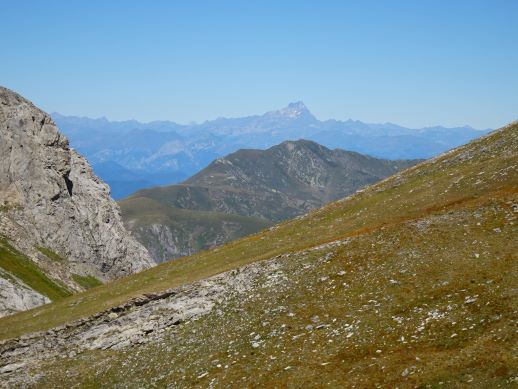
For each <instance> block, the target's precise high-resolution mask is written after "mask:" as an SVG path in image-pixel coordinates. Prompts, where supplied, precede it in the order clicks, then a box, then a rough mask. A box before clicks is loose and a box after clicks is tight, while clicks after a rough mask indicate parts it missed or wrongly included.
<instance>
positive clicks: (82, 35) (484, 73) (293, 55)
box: [0, 0, 518, 128]
mask: <svg viewBox="0 0 518 389" xmlns="http://www.w3.org/2000/svg"><path fill="white" fill-rule="evenodd" d="M0 16H1V20H2V26H1V27H2V28H1V30H2V37H3V46H2V49H1V51H0V85H3V86H6V87H8V88H10V89H13V90H15V91H17V92H19V93H21V94H22V95H24V96H25V97H27V98H29V99H30V100H32V101H33V102H34V103H35V104H37V105H38V106H39V107H41V108H42V109H44V110H46V111H48V112H60V113H62V114H65V115H77V116H89V117H107V118H109V119H111V120H124V119H137V120H140V121H151V120H173V121H176V122H178V123H189V122H191V121H196V122H201V121H204V120H210V119H214V118H217V117H222V116H223V117H240V116H247V115H252V114H261V113H263V112H266V111H270V110H274V109H279V108H282V107H284V106H286V105H287V104H288V103H289V102H292V101H298V100H302V101H304V103H305V104H306V105H307V107H308V108H309V109H310V110H311V112H312V113H313V114H314V115H315V116H316V117H318V118H319V119H329V118H335V119H342V120H345V119H349V118H351V119H355V120H362V121H365V122H371V123H383V122H393V123H397V124H400V125H404V126H407V127H412V128H418V127H425V126H431V125H438V124H440V125H445V126H459V125H466V124H467V125H471V126H473V127H476V128H497V127H499V126H502V125H504V124H506V123H508V122H510V121H513V120H516V119H518V23H517V20H518V1H514V0H509V1H504V0H491V1H478V0H469V1H461V0H457V1H451V0H448V1H442V0H433V1H429V0H420V1H399V0H390V1H389V0H386V1H381V0H380V1H369V0H366V1H359V0H358V1H345V0H342V1H326V0H318V1H317V0H315V1H304V0H298V1H287V0H285V1H278V0H277V1H269V0H264V1H223V0H221V1H216V0H214V1H197V0H190V1H159V0H154V1H151V0H150V1H137V0H124V1H121V0H110V1H105V0H103V1H97V0H88V1H86V0H84V1H82V0H76V1H68V0H67V1H53V0H46V1H37V0H33V1H26V0H17V1H12V0H0Z"/></svg>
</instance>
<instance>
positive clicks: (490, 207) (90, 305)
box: [0, 124, 518, 387]
mask: <svg viewBox="0 0 518 389" xmlns="http://www.w3.org/2000/svg"><path fill="white" fill-rule="evenodd" d="M517 212H518V125H517V124H513V125H511V126H508V127H506V128H504V129H502V130H500V131H497V132H495V133H493V134H491V135H490V136H488V137H486V138H483V139H480V140H477V141H474V142H472V143H470V144H469V145H467V146H465V147H461V148H459V149H457V150H454V151H452V152H449V153H446V154H445V155H443V156H441V157H439V158H436V159H434V160H432V161H428V162H425V163H422V164H420V165H417V166H415V167H413V168H410V169H408V170H406V171H405V172H402V173H400V174H397V175H396V176H393V177H391V178H389V179H387V180H385V181H383V182H381V183H378V184H375V185H372V186H370V187H368V188H366V189H365V190H363V191H361V192H359V193H357V194H355V195H353V196H351V197H349V198H347V199H345V200H341V201H337V202H335V203H332V204H330V205H328V206H326V207H324V208H323V209H320V210H316V211H313V212H311V213H309V214H308V215H306V216H304V217H301V218H298V219H296V220H293V221H289V222H286V223H283V224H280V225H278V226H275V227H273V228H271V229H270V230H268V231H263V232H261V233H259V234H256V235H253V236H251V237H248V238H245V239H242V240H240V241H237V242H233V243H231V244H228V245H226V246H223V247H221V248H218V249H215V250H212V251H208V252H203V253H199V254H197V255H195V256H193V257H190V258H185V259H180V260H178V261H175V262H172V263H167V264H163V265H160V266H158V267H155V268H153V269H150V270H147V271H145V272H143V273H141V274H138V275H135V276H131V277H128V278H126V279H122V280H117V281H115V282H114V283H112V284H109V285H103V286H101V287H99V288H95V289H92V290H90V291H88V292H86V293H83V294H80V295H75V296H72V297H70V298H67V299H66V300H63V301H61V302H58V303H53V304H50V305H47V306H44V307H41V308H37V309H35V310H33V311H30V312H25V313H22V314H18V315H15V316H12V317H9V318H4V319H2V320H0V336H1V337H2V338H4V339H5V338H12V337H14V336H19V335H21V334H26V336H24V337H23V338H20V339H12V340H7V341H5V342H4V343H3V344H2V346H1V349H0V353H1V354H0V355H1V359H2V361H3V367H0V373H1V374H3V375H2V379H3V381H4V382H6V383H8V384H15V383H21V382H24V383H30V384H33V385H34V386H41V387H45V386H48V385H52V383H55V382H61V383H66V384H67V385H69V386H70V385H72V384H81V385H84V386H99V385H104V386H106V385H111V386H115V387H117V386H119V387H123V386H124V387H127V386H130V387H132V386H134V387H142V386H151V385H157V386H164V385H166V384H170V385H172V386H174V387H190V386H193V385H198V386H202V387H209V386H210V387H220V386H223V387H225V386H232V387H243V386H255V387H265V386H275V385H277V386H288V387H311V386H313V387H321V386H325V385H328V386H334V387H376V386H390V387H395V386H398V387H416V386H417V387H419V386H422V387H438V386H446V387H493V386H494V387H507V386H511V385H513V384H516V383H517V382H518V333H517V331H516V323H517V321H518V295H517V293H516V291H517V290H518V277H517V274H518V257H517V253H518V240H517V232H518V231H517V226H516V223H517V218H516V216H517ZM261 259H263V261H259V260H261ZM247 264H248V265H247ZM243 265H246V266H243ZM238 267H239V268H238ZM224 271H226V272H224ZM221 272H224V273H221ZM217 273H220V274H219V275H217V276H214V275H215V274H217ZM211 275H213V277H210V278H207V277H209V276H211ZM101 310H102V312H100V311H101ZM81 317H83V319H81V320H77V319H79V318H81ZM73 320H76V321H75V322H73V323H71V321H73ZM67 322H68V323H69V324H68V325H67V326H63V325H62V324H64V323H67ZM57 325H62V326H60V327H57V328H55V329H54V330H51V331H46V332H40V333H35V334H32V335H29V332H31V331H35V330H38V331H42V330H46V329H48V328H50V327H53V326H57ZM64 339H66V342H65V341H64ZM42 350H45V351H46V354H45V357H43V356H42V353H41V351H42ZM58 360H59V363H56V361H58Z"/></svg>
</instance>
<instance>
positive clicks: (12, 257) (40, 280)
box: [0, 237, 71, 301]
mask: <svg viewBox="0 0 518 389" xmlns="http://www.w3.org/2000/svg"><path fill="white" fill-rule="evenodd" d="M0 267H1V268H2V269H4V270H5V271H7V272H9V273H10V274H13V275H14V276H16V277H17V278H19V279H20V280H22V281H23V282H24V283H25V284H27V285H28V286H30V287H31V288H32V289H34V290H35V291H37V292H39V293H41V294H43V295H45V296H47V297H48V298H50V299H51V300H53V301H58V300H61V299H63V298H64V297H66V296H70V295H71V293H70V292H69V291H68V290H67V289H66V288H65V287H64V286H62V285H59V284H58V283H57V282H56V281H53V280H51V279H50V278H49V277H47V276H46V275H45V273H44V272H43V271H42V270H41V269H40V268H39V267H38V265H36V264H35V263H34V262H32V261H31V260H30V259H28V258H27V257H26V256H24V255H23V254H21V253H20V252H18V251H17V250H16V249H15V248H14V247H12V246H11V245H10V244H9V243H8V241H7V239H5V238H1V237H0Z"/></svg>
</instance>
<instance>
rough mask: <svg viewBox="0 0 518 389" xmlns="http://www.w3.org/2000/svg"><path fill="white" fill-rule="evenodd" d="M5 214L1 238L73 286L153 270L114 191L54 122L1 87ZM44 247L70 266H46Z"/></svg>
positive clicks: (1, 203)
mask: <svg viewBox="0 0 518 389" xmlns="http://www.w3.org/2000/svg"><path fill="white" fill-rule="evenodd" d="M0 213H1V216H2V217H1V218H0V220H1V223H0V224H2V225H0V232H1V233H2V234H3V235H4V236H5V237H6V238H7V239H8V240H10V241H11V242H12V244H13V245H14V246H16V248H17V249H19V250H20V251H21V252H23V253H24V254H26V255H28V256H29V258H31V260H33V261H34V262H36V263H38V264H39V265H40V267H42V268H44V269H45V268H54V270H55V271H54V274H52V276H53V277H54V278H56V277H57V278H62V282H63V283H64V284H65V285H67V284H68V285H71V283H72V281H71V280H70V277H69V275H70V273H71V272H72V273H74V274H79V275H93V276H95V277H97V278H100V279H101V280H110V279H114V278H117V277H121V276H125V275H128V274H132V273H135V272H138V271H140V270H143V269H146V268H148V267H150V266H152V264H153V262H152V260H151V259H150V257H149V254H148V252H147V250H146V249H145V248H144V247H143V246H141V245H140V244H139V243H138V242H137V241H136V240H134V239H133V237H131V235H130V234H129V233H128V232H127V231H126V230H125V228H124V226H123V224H122V222H121V218H120V214H119V208H118V206H117V204H116V203H115V202H114V201H113V200H112V199H111V197H110V193H109V189H108V186H107V185H106V184H105V183H103V182H102V181H101V180H100V179H99V178H97V177H96V176H95V175H94V174H93V172H92V170H91V168H90V166H89V165H88V163H87V162H86V160H85V159H84V158H83V157H82V156H81V155H79V154H78V153H77V152H75V151H74V150H73V149H71V148H70V147H69V144H68V140H67V138H66V137H64V136H63V135H62V134H61V133H60V132H59V130H58V128H57V127H56V125H55V124H54V122H53V121H52V119H51V118H50V116H48V115H47V114H46V113H44V112H43V111H41V110H40V109H38V108H37V107H35V106H34V105H33V104H32V103H31V102H29V101H28V100H26V99H24V98H23V97H21V96H20V95H18V94H16V93H14V92H12V91H10V90H8V89H6V88H1V87H0ZM7 225H8V227H6V226H7ZM37 247H45V248H48V249H50V250H52V252H54V253H56V254H57V256H59V257H60V258H63V259H64V261H63V263H62V264H61V265H60V266H56V265H50V264H48V263H47V265H48V266H46V265H45V262H49V258H46V257H45V256H44V255H43V256H42V255H39V254H38V253H37V251H36V250H35V248H37ZM58 268H61V271H60V269H58ZM63 269H65V270H63ZM65 273H66V274H65ZM67 274H68V276H67ZM76 287H77V285H76ZM71 288H72V289H73V286H72V287H71Z"/></svg>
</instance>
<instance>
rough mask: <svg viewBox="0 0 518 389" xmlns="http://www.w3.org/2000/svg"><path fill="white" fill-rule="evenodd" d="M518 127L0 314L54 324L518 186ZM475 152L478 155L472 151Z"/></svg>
mask: <svg viewBox="0 0 518 389" xmlns="http://www.w3.org/2000/svg"><path fill="white" fill-rule="evenodd" d="M517 134H518V125H513V126H512V127H509V128H507V129H505V130H503V131H501V132H498V133H496V134H493V135H490V136H489V137H486V138H483V139H481V140H477V141H475V142H472V143H470V144H469V145H468V146H466V147H464V148H460V149H459V150H457V151H455V152H453V153H450V154H446V155H444V156H441V157H440V158H437V159H435V160H434V161H431V162H425V163H423V164H420V165H417V166H416V167H413V168H410V169H408V170H407V171H405V172H403V173H401V174H399V175H396V176H394V177H392V178H389V179H387V180H384V181H382V182H381V183H378V184H376V185H372V186H370V187H369V188H367V189H366V190H364V191H363V192H361V193H359V194H357V195H355V196H353V197H350V198H348V199H347V200H345V201H337V202H335V203H332V204H329V205H328V206H326V207H324V208H322V209H320V210H316V211H313V212H310V213H309V214H308V215H306V216H305V217H303V218H300V219H296V220H291V221H288V222H285V223H281V224H279V225H277V226H275V227H274V228H272V229H269V230H265V231H262V232H260V233H257V234H255V235H252V236H249V237H246V238H244V239H241V240H239V241H235V242H231V243H228V244H226V245H224V246H222V247H218V248H216V249H213V250H210V251H204V252H200V253H198V254H196V255H193V256H191V257H188V258H182V259H179V260H176V261H173V262H169V263H165V264H162V265H159V266H156V267H154V268H152V269H149V270H147V271H144V272H142V273H139V274H137V275H133V276H130V277H126V278H123V279H119V280H116V281H114V282H112V283H109V284H105V285H103V286H100V287H98V288H95V289H91V290H89V291H86V292H84V293H80V294H77V295H74V296H71V297H69V298H67V299H66V300H63V301H59V302H56V303H53V304H49V305H47V306H43V307H40V308H37V309H35V310H32V311H29V312H22V313H19V314H16V315H13V316H10V317H6V318H3V319H0V339H5V338H10V337H13V336H18V335H21V334H24V333H27V332H32V331H38V330H44V329H48V328H51V327H54V326H56V325H59V324H63V323H65V322H68V321H71V320H76V319H79V318H81V317H84V316H87V315H92V314H94V313H96V312H99V311H102V310H105V309H108V308H110V307H112V306H115V305H118V304H122V303H124V302H126V301H127V300H129V299H131V298H133V297H136V296H138V295H141V294H143V293H149V292H156V291H161V290H165V289H168V288H172V287H176V286H179V285H182V284H187V283H192V282H194V281H197V280H200V279H203V278H207V277H209V276H211V275H214V274H217V273H220V272H224V271H227V270H231V269H234V268H236V267H239V266H243V265H245V264H247V263H251V262H255V261H258V260H262V259H267V258H271V257H274V256H276V255H279V254H283V253H287V252H296V251H299V250H304V249H306V248H310V247H313V246H316V245H319V244H322V243H325V242H330V241H333V240H336V239H339V238H345V237H355V236H360V235H363V234H366V233H368V232H370V231H376V230H379V229H382V228H389V227H390V226H393V225H397V224H399V223H402V222H404V221H409V220H414V219H417V218H421V217H424V216H432V215H440V214H444V212H449V211H452V212H453V211H455V210H456V209H462V208H465V207H467V206H477V204H479V203H483V202H485V201H487V200H488V199H491V198H493V197H495V198H498V197H502V196H504V195H505V194H506V193H511V194H513V193H516V191H517V187H518V174H517V173H516V168H514V171H513V169H510V167H512V166H516V164H517V159H518V139H517V138H518V136H517ZM470 155H473V157H472V158H468V157H469V156H470ZM398 177H401V178H398ZM455 182H457V183H455ZM35 315H36V316H35Z"/></svg>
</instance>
